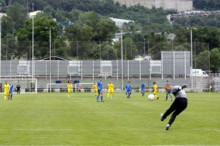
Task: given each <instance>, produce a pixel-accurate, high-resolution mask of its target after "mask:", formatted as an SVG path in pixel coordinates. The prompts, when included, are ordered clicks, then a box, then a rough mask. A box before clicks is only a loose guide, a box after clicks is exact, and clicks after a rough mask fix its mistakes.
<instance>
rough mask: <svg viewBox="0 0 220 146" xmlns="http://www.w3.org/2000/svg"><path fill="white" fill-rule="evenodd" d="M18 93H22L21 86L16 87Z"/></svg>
mask: <svg viewBox="0 0 220 146" xmlns="http://www.w3.org/2000/svg"><path fill="white" fill-rule="evenodd" d="M16 91H17V94H20V92H21V86H20V85H19V84H18V85H17V86H16Z"/></svg>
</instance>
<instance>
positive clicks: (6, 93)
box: [4, 81, 10, 101]
mask: <svg viewBox="0 0 220 146" xmlns="http://www.w3.org/2000/svg"><path fill="white" fill-rule="evenodd" d="M9 89H10V85H9V84H8V83H7V82H6V81H5V84H4V94H5V101H6V99H7V97H8V100H9Z"/></svg>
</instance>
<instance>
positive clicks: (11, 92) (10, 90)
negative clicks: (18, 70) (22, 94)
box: [9, 84, 13, 100]
mask: <svg viewBox="0 0 220 146" xmlns="http://www.w3.org/2000/svg"><path fill="white" fill-rule="evenodd" d="M9 96H10V98H9V99H10V100H12V96H13V85H12V84H10V89H9Z"/></svg>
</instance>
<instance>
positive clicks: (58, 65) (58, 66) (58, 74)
mask: <svg viewBox="0 0 220 146" xmlns="http://www.w3.org/2000/svg"><path fill="white" fill-rule="evenodd" d="M59 68H60V64H59V60H57V76H58V80H59V79H60V78H59V77H60V72H59V71H60V70H59Z"/></svg>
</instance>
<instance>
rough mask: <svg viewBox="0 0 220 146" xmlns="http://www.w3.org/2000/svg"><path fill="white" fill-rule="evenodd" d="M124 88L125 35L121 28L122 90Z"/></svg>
mask: <svg viewBox="0 0 220 146" xmlns="http://www.w3.org/2000/svg"><path fill="white" fill-rule="evenodd" d="M123 87H124V64H123V33H122V27H121V89H122V91H123Z"/></svg>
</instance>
